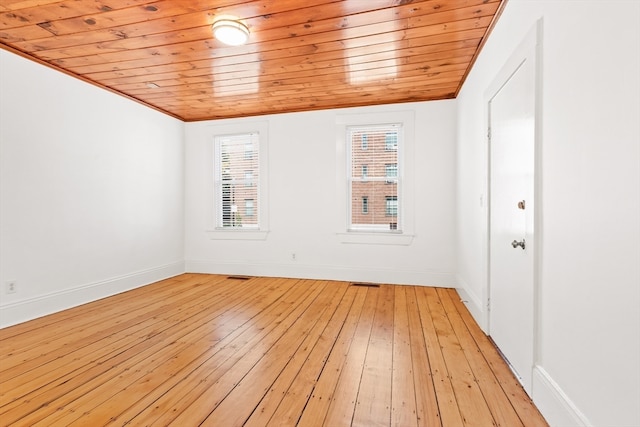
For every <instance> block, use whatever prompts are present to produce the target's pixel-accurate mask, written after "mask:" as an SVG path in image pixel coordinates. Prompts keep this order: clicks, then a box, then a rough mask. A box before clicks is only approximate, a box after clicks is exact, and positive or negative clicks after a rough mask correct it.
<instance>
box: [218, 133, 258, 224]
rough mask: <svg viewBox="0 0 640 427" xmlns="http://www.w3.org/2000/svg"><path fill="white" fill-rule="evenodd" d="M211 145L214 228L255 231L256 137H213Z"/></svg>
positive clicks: (256, 190)
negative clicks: (213, 185) (214, 201)
mask: <svg viewBox="0 0 640 427" xmlns="http://www.w3.org/2000/svg"><path fill="white" fill-rule="evenodd" d="M214 145H215V159H214V162H215V165H214V173H215V197H216V203H215V204H216V210H217V214H216V228H217V229H253V230H256V229H259V228H260V224H259V215H256V211H258V212H259V200H260V197H259V196H260V195H259V187H258V185H257V184H258V178H259V177H260V164H259V151H258V150H259V135H258V133H257V132H255V133H242V134H235V135H222V136H216V137H215V138H214ZM242 201H244V203H245V206H244V209H242V208H240V209H239V207H238V205H239V204H240V203H241V202H242Z"/></svg>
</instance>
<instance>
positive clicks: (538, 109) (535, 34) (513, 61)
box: [483, 18, 543, 397]
mask: <svg viewBox="0 0 640 427" xmlns="http://www.w3.org/2000/svg"><path fill="white" fill-rule="evenodd" d="M542 24H543V21H542V18H541V19H539V20H538V21H537V22H536V23H535V25H534V26H533V28H532V29H530V30H529V31H528V33H527V34H526V36H525V37H524V39H523V40H522V42H521V43H520V44H519V45H518V47H517V48H516V49H515V50H514V51H513V52H512V53H511V55H510V56H509V58H508V59H507V60H506V62H505V63H504V64H503V66H502V67H501V68H500V71H499V72H498V73H497V74H496V76H495V77H494V79H493V81H492V83H491V84H490V85H489V87H488V88H487V90H486V91H485V94H484V106H485V137H486V139H485V142H486V143H485V162H486V163H485V164H486V165H487V169H486V176H485V179H486V183H485V185H486V194H487V197H486V201H485V203H486V218H485V219H486V224H485V227H486V228H485V230H486V232H485V245H484V250H485V268H486V270H485V272H486V278H485V280H486V286H485V289H484V294H483V302H484V304H485V305H484V308H485V310H484V313H485V316H484V321H485V325H486V333H487V335H490V334H491V320H490V319H491V316H490V311H491V150H492V147H491V135H490V126H491V117H490V109H489V103H490V102H491V100H492V99H493V98H494V97H495V95H497V93H498V92H499V91H500V89H502V87H503V86H504V85H505V84H506V83H507V82H508V81H509V79H510V78H511V77H512V76H513V74H514V73H515V72H516V71H517V70H518V68H519V67H520V65H521V64H522V63H523V61H524V60H525V59H527V60H530V61H533V62H534V75H535V77H534V85H535V87H534V118H535V125H534V154H533V156H534V160H533V161H534V180H533V198H534V210H533V218H534V220H533V223H534V227H533V254H532V255H533V331H532V337H531V339H532V348H533V355H532V360H533V366H531V370H532V372H531V373H530V374H531V375H533V370H534V368H535V366H536V365H537V364H538V362H539V361H540V341H541V340H540V332H541V325H540V319H541V313H540V303H541V301H540V279H541V266H542V265H541V261H542V256H541V255H542V232H541V231H542V197H541V196H542V114H541V113H542V71H543V70H542V63H541V58H542V28H543V27H542ZM528 245H529V242H528V241H527V246H528ZM526 391H527V393H529V395H530V396H531V397H532V395H533V392H532V390H526Z"/></svg>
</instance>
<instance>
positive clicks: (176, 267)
mask: <svg viewBox="0 0 640 427" xmlns="http://www.w3.org/2000/svg"><path fill="white" fill-rule="evenodd" d="M184 271H185V269H184V262H183V261H177V262H174V263H171V264H166V265H163V266H160V267H155V268H150V269H147V270H143V271H137V272H134V273H130V274H126V275H122V276H119V277H113V278H110V279H107V280H103V281H100V282H95V283H89V284H86V285H82V286H76V287H74V288H71V289H65V290H63V291H58V292H52V293H49V294H45V295H40V296H38V297H35V298H29V299H25V300H22V301H16V302H13V303H9V304H4V305H0V328H4V327H7V326H11V325H15V324H18V323H22V322H26V321H28V320H32V319H35V318H38V317H42V316H46V315H47V314H51V313H56V312H58V311H62V310H66V309H68V308H71V307H76V306H78V305H81V304H86V303H88V302H91V301H95V300H98V299H100V298H105V297H108V296H111V295H115V294H119V293H121V292H125V291H128V290H131V289H135V288H138V287H140V286H144V285H148V284H150V283H153V282H157V281H159V280H163V279H167V278H169V277H173V276H177V275H179V274H182V273H184Z"/></svg>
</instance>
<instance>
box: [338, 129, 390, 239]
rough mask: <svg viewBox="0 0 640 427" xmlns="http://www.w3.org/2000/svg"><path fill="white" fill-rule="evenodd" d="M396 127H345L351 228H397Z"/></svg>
mask: <svg viewBox="0 0 640 427" xmlns="http://www.w3.org/2000/svg"><path fill="white" fill-rule="evenodd" d="M399 130H400V126H399V125H388V126H358V127H355V126H354V127H349V128H347V138H348V142H349V150H348V152H349V154H350V158H349V168H350V175H349V191H350V199H351V201H350V207H351V210H350V212H351V216H350V225H349V228H350V229H352V230H380V231H382V230H396V229H398V224H397V218H398V212H399V206H400V205H399V203H398V185H399V184H398V176H399V175H398V172H399V171H398V149H397V147H398V140H399V135H400V132H399ZM363 140H366V141H367V145H366V149H365V148H364V147H363V144H362V141H363Z"/></svg>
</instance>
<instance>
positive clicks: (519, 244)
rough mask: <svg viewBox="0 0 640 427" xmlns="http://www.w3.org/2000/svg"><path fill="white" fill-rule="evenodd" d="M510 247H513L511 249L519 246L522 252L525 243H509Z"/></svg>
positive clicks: (515, 241)
mask: <svg viewBox="0 0 640 427" xmlns="http://www.w3.org/2000/svg"><path fill="white" fill-rule="evenodd" d="M511 246H513V248H514V249H515V248H517V247H518V246H520V247H521V248H522V250H524V247H525V243H524V239H522V241H521V242H518V241H517V240H514V241H513V242H511Z"/></svg>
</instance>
